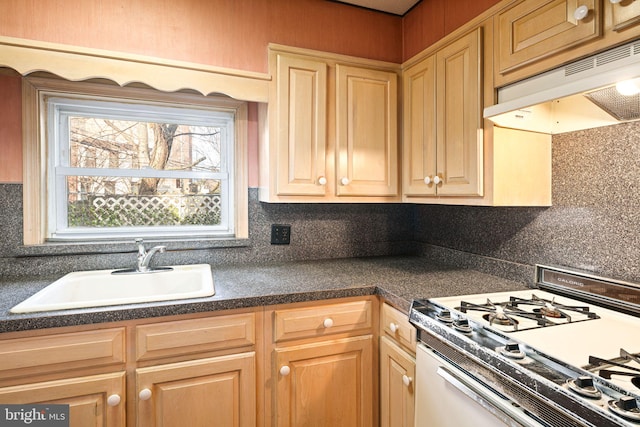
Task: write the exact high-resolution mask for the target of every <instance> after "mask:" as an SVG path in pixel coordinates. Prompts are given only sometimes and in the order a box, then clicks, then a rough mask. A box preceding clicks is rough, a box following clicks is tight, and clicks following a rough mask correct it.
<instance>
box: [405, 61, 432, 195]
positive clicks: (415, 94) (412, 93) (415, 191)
mask: <svg viewBox="0 0 640 427" xmlns="http://www.w3.org/2000/svg"><path fill="white" fill-rule="evenodd" d="M403 84H404V111H403V114H404V116H403V126H404V146H403V162H402V176H403V182H402V184H403V185H402V191H403V193H404V195H405V196H423V195H434V196H435V194H436V186H435V185H429V184H427V182H429V183H430V182H431V181H432V180H433V177H434V176H435V175H436V173H437V172H436V111H437V107H436V61H435V55H431V56H429V57H427V58H425V59H423V60H422V61H420V63H418V64H416V65H414V66H413V67H411V68H409V69H408V70H406V71H405V73H404V76H403ZM427 178H428V180H427ZM425 180H427V181H425Z"/></svg>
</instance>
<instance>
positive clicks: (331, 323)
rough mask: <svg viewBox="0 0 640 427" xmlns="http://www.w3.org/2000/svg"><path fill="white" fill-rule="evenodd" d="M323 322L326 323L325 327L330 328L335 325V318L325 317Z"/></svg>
mask: <svg viewBox="0 0 640 427" xmlns="http://www.w3.org/2000/svg"><path fill="white" fill-rule="evenodd" d="M322 324H323V325H324V327H325V328H330V327H332V326H333V319H332V318H330V317H328V318H326V319H324V322H322Z"/></svg>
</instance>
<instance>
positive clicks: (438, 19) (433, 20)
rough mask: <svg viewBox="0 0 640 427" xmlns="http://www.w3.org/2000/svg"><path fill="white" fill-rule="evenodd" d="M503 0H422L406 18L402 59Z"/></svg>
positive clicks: (414, 53)
mask: <svg viewBox="0 0 640 427" xmlns="http://www.w3.org/2000/svg"><path fill="white" fill-rule="evenodd" d="M499 1H500V0H422V2H420V3H418V5H417V6H416V7H414V8H413V9H412V10H411V11H410V12H409V13H408V14H407V15H406V16H405V17H404V19H403V22H402V34H403V37H402V38H403V43H404V44H403V47H402V60H403V61H406V60H408V59H410V58H411V57H413V56H414V55H416V54H417V53H419V52H421V51H422V50H424V49H425V48H427V47H429V46H430V45H432V44H433V43H435V42H437V41H438V40H440V39H441V38H443V37H444V36H446V35H447V34H449V33H451V32H453V31H454V30H455V29H457V28H459V27H461V26H462V25H463V24H464V23H466V22H468V21H470V20H471V19H473V18H474V17H476V16H478V15H480V14H481V13H482V12H484V11H485V10H487V9H489V8H490V7H491V6H493V5H495V4H496V3H498V2H499Z"/></svg>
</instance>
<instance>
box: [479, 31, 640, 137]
mask: <svg viewBox="0 0 640 427" xmlns="http://www.w3.org/2000/svg"><path fill="white" fill-rule="evenodd" d="M638 77H640V40H635V41H633V42H631V43H627V44H625V45H622V46H618V47H615V48H612V49H610V50H608V51H605V52H601V53H598V54H595V55H592V56H590V57H587V58H584V59H581V60H578V61H576V62H573V63H570V64H567V65H565V66H562V67H558V68H556V69H554V70H551V71H548V72H546V73H543V74H540V75H537V76H533V77H530V78H528V79H525V80H522V81H520V82H516V83H513V84H511V85H508V86H505V87H502V88H500V89H498V103H497V104H496V105H493V106H490V107H487V108H485V110H484V117H485V118H488V119H490V120H492V121H493V122H494V123H496V124H498V125H500V126H504V127H510V128H515V129H524V130H530V131H535V132H543V133H551V134H555V133H562V132H568V131H573V130H578V129H587V128H593V127H599V126H607V125H612V124H616V123H618V122H619V121H629V120H638V119H640V106H639V104H640V95H633V96H623V95H620V94H619V93H617V91H616V89H615V87H611V86H614V85H615V84H616V83H617V82H620V81H623V80H630V79H636V78H638ZM605 112H606V113H605Z"/></svg>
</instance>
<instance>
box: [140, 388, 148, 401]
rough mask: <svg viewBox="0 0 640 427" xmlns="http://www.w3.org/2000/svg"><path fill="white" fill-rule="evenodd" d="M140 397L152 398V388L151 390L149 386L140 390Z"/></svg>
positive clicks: (143, 398) (144, 398) (142, 398)
mask: <svg viewBox="0 0 640 427" xmlns="http://www.w3.org/2000/svg"><path fill="white" fill-rule="evenodd" d="M138 397H139V398H140V400H149V399H151V390H149V389H148V388H143V389H142V390H140V393H138Z"/></svg>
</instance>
